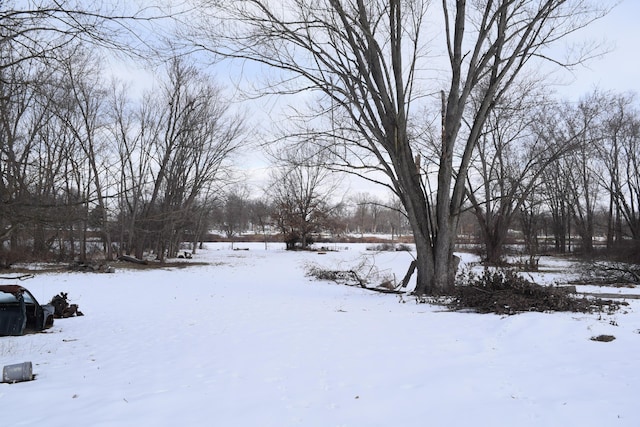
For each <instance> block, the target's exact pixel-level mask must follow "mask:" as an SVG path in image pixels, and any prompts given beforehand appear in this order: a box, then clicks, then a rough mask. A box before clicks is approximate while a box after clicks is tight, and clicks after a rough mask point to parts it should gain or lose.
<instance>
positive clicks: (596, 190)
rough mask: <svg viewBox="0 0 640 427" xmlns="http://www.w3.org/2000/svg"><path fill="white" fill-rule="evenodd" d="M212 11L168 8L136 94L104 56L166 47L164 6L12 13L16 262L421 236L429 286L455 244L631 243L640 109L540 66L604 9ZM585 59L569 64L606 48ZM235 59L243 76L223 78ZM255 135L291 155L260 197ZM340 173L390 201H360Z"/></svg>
mask: <svg viewBox="0 0 640 427" xmlns="http://www.w3.org/2000/svg"><path fill="white" fill-rule="evenodd" d="M206 3H207V2H204V3H202V4H199V6H200V8H196V9H194V10H196V11H198V13H197V14H196V15H194V16H191V15H186V14H184V13H185V12H179V13H178V12H176V13H175V14H174V15H172V16H171V18H173V20H172V21H170V22H172V24H171V26H165V27H163V28H164V29H165V30H167V29H170V30H171V31H166V35H167V37H166V38H170V39H171V40H170V41H171V43H168V44H167V43H166V40H165V44H164V45H163V46H165V47H166V46H167V45H170V46H171V48H170V49H166V48H165V49H164V51H165V52H170V54H169V55H167V56H166V57H163V58H162V61H161V62H162V65H161V66H158V65H157V64H156V65H155V66H154V67H153V69H154V72H153V75H154V80H155V82H154V84H153V85H152V87H151V89H147V90H139V91H134V90H132V88H131V87H130V86H128V85H127V84H125V83H123V82H120V81H118V80H117V79H115V78H107V75H108V73H107V72H106V71H105V70H106V69H107V68H108V64H109V62H110V61H112V60H113V57H112V55H111V53H112V52H113V51H112V50H111V51H110V50H108V49H113V48H118V49H120V48H121V49H122V50H123V51H125V52H127V53H129V54H131V55H133V56H130V57H129V58H132V57H135V58H141V57H142V56H144V55H143V54H142V52H143V51H142V49H141V48H140V46H143V47H145V48H149V49H152V46H150V45H149V43H148V42H147V41H143V40H142V39H141V38H140V34H139V30H140V28H141V27H140V26H141V25H142V26H143V27H144V28H146V29H152V28H155V27H154V26H155V25H156V24H157V23H158V22H164V23H165V24H166V22H167V21H166V19H168V18H169V15H170V14H168V13H165V14H163V13H161V11H160V9H157V8H156V9H145V10H143V11H142V12H135V11H134V12H129V13H124V12H122V11H120V10H119V9H117V8H115V7H113V8H111V9H108V10H107V9H104V8H100V7H98V6H99V5H91V6H92V7H91V8H90V7H88V6H83V4H82V3H74V2H62V3H59V2H56V3H53V2H52V3H48V2H44V1H43V2H27V5H28V6H31V7H27V8H21V7H20V6H23V5H22V4H20V3H18V2H0V10H1V11H0V29H2V31H3V33H2V39H1V40H0V51H1V53H2V55H1V56H0V58H1V59H0V120H1V123H0V197H1V204H0V237H1V240H2V242H1V243H2V246H1V248H0V253H1V254H2V263H3V264H4V265H7V264H10V263H11V262H14V261H17V260H24V259H33V258H36V259H57V260H70V259H83V260H84V259H87V258H93V257H98V258H107V259H112V258H113V257H115V256H116V255H120V254H131V255H135V256H136V257H143V256H144V255H145V254H148V253H153V254H154V255H155V256H156V257H157V258H158V259H159V260H164V259H165V258H166V257H173V256H176V255H177V254H178V251H179V250H180V246H181V244H183V243H189V244H190V247H191V249H192V250H195V249H196V247H197V243H198V242H199V241H202V240H203V239H205V238H206V236H207V235H210V234H211V233H217V234H219V235H220V236H222V237H224V238H227V239H230V240H235V239H237V238H238V236H239V235H241V234H246V233H253V234H255V235H257V236H259V238H262V239H265V241H266V240H270V239H273V238H276V237H273V236H280V238H282V239H283V240H285V241H287V244H288V247H289V248H296V247H299V246H302V247H306V246H308V245H309V244H310V243H311V242H312V241H314V240H317V239H319V238H321V239H335V238H337V237H339V236H340V237H344V236H347V235H350V236H352V237H353V236H354V235H355V236H360V237H363V236H365V234H369V233H384V234H386V235H390V236H391V239H396V238H397V236H400V235H402V236H411V237H412V239H413V241H414V242H415V243H416V249H417V258H418V260H417V261H418V275H419V279H418V281H419V283H421V285H420V286H421V288H420V289H421V291H424V292H434V291H435V290H437V289H440V290H443V289H446V288H447V287H448V286H449V285H450V283H451V282H450V279H451V277H450V272H451V271H452V268H450V267H451V265H450V262H451V259H452V258H451V256H452V251H453V249H454V248H455V245H457V244H460V243H466V242H469V241H472V242H474V243H477V244H479V245H480V246H481V247H482V248H483V249H482V251H483V253H484V255H485V258H486V261H488V262H491V263H500V262H502V260H503V255H504V254H505V250H506V249H507V248H508V244H509V243H513V242H514V241H515V240H514V239H516V240H517V241H518V242H519V243H521V244H522V249H521V250H522V251H524V252H526V253H527V254H528V255H530V256H531V257H533V258H535V256H537V255H538V254H539V253H540V252H541V251H543V250H554V251H557V252H567V251H574V252H575V251H581V252H583V253H584V254H586V255H592V254H593V253H594V252H596V251H598V250H600V248H607V249H609V250H611V251H625V250H626V248H628V247H629V246H637V245H638V241H639V240H640V212H639V208H638V206H640V178H639V176H638V166H639V164H638V163H639V161H640V160H638V159H640V145H639V137H640V135H639V132H640V113H639V110H638V101H637V98H636V97H635V95H634V94H633V93H614V92H605V91H601V90H594V91H592V92H591V93H588V94H584V95H583V97H582V98H580V99H577V100H576V99H566V98H563V97H561V96H558V95H557V94H554V93H553V92H552V91H551V90H549V88H548V85H547V84H546V83H545V82H546V81H545V80H544V77H543V76H540V75H539V74H537V73H536V72H535V71H534V69H533V67H531V64H533V65H539V64H540V63H541V62H540V61H542V59H541V58H545V59H548V58H549V56H548V55H547V53H548V49H549V48H550V43H551V41H554V40H557V39H560V38H562V37H564V36H565V35H566V34H568V33H572V32H573V31H574V30H577V29H579V28H581V27H583V26H586V25H587V24H589V23H590V22H591V21H593V20H594V19H597V18H599V17H601V16H604V15H605V14H606V13H607V9H606V8H602V7H597V5H596V4H593V3H588V2H580V1H572V2H554V1H523V2H512V1H506V0H505V1H500V2H473V3H469V4H467V3H465V2H455V3H453V2H444V3H443V7H440V6H439V7H438V8H436V7H434V6H432V5H429V4H427V3H426V2H421V1H409V2H396V1H392V2H373V3H371V4H364V3H362V2H358V1H355V2H340V1H333V0H326V1H322V2H319V3H318V4H316V3H313V2H305V1H300V2H295V4H293V3H292V4H291V8H289V9H287V11H286V13H285V12H284V9H283V10H282V11H280V10H272V8H271V7H270V5H269V4H268V3H267V2H261V1H246V2H232V3H229V4H226V5H222V6H221V5H217V4H215V5H214V4H206ZM312 3H313V4H312ZM314 5H316V6H317V7H316V6H314ZM320 6H322V7H320ZM150 10H151V12H150ZM116 12H117V13H116ZM185 16H189V17H190V20H188V21H189V22H188V25H187V23H186V21H187V20H185V19H184V17H185ZM435 16H438V17H441V18H442V19H443V22H444V23H445V25H444V27H443V33H442V35H443V37H444V45H443V46H444V47H445V48H446V49H445V50H446V52H447V54H446V55H444V62H441V63H439V64H440V65H442V64H444V65H442V66H440V65H439V67H440V72H439V74H438V75H437V76H435V75H430V74H429V73H427V72H425V71H423V70H426V69H428V68H429V64H431V62H430V61H432V59H433V58H432V57H431V56H429V55H427V54H426V51H427V50H428V46H430V45H429V43H432V42H433V40H430V39H428V38H425V37H424V34H423V32H424V28H425V27H424V22H425V20H427V19H430V18H433V17H435ZM568 16H570V17H571V18H570V19H569V18H567V17H568ZM220 18H225V20H223V21H220ZM229 23H234V25H233V26H232V27H227V26H226V25H227V24H229ZM301 23H302V24H304V25H300V24H301ZM550 23H556V24H558V25H556V26H554V25H551V24H550ZM214 24H216V25H214ZM218 24H219V25H218ZM118 28H119V30H118ZM218 30H220V31H218ZM156 34H157V33H156ZM196 41H197V43H196ZM134 46H135V47H134ZM105 48H106V49H107V50H102V49H105ZM188 50H191V51H193V50H198V51H199V54H198V55H191V54H189V52H188ZM466 51H468V52H469V53H468V54H464V52H466ZM156 52H159V51H156ZM203 52H204V53H203ZM579 53H580V55H577V56H576V57H575V58H573V61H574V62H573V63H581V61H582V60H584V59H585V58H586V57H588V56H589V53H594V51H593V50H588V51H585V50H583V51H579ZM203 58H204V59H206V60H203ZM147 59H148V57H147ZM222 60H224V61H236V62H233V63H234V64H238V63H241V64H244V66H246V71H244V70H243V73H241V74H242V75H240V76H236V77H237V78H235V77H234V78H233V79H231V80H226V79H224V80H223V79H220V78H214V77H213V75H212V71H211V70H213V71H216V70H218V69H220V68H221V67H223V64H225V62H222V63H220V62H218V61H222ZM238 61H240V62H238ZM211 62H213V63H214V66H213V67H211V66H210V65H211ZM543 62H544V61H543ZM248 64H253V65H248ZM255 64H258V65H259V66H258V68H252V67H253V66H254V65H255ZM558 64H559V63H558V62H557V61H556V65H558ZM559 65H563V66H569V65H570V64H569V63H568V62H567V63H560V64H559ZM265 70H266V71H265ZM244 73H246V74H244ZM248 78H249V79H251V85H250V86H251V88H252V89H254V90H253V91H251V90H248V89H247V88H246V86H242V84H241V81H243V79H248ZM221 82H224V84H221ZM233 84H237V86H233ZM230 89H232V90H230ZM231 93H233V95H234V96H233V97H232V96H230V94H231ZM274 94H276V95H279V96H281V98H283V99H294V102H293V103H292V108H290V109H288V110H286V109H285V108H283V111H288V113H286V114H285V117H286V119H285V120H284V124H283V122H278V123H277V127H278V129H277V132H274V131H272V129H270V128H269V126H262V127H260V128H259V129H258V126H256V124H255V122H256V120H253V117H251V116H250V115H247V114H242V113H240V112H239V111H240V110H241V109H240V108H239V107H238V103H237V101H238V100H239V99H241V98H242V99H245V100H246V99H247V96H249V95H251V96H270V95H274ZM290 97H293V98H290ZM262 113H263V111H260V112H259V114H256V116H257V117H259V118H260V120H262V119H263V118H264V116H263V115H262ZM443 117H444V120H443ZM274 122H275V120H274ZM442 125H444V126H442ZM268 132H272V133H271V135H273V134H276V133H277V135H278V136H277V137H269V133H268ZM271 139H273V140H277V144H276V145H275V146H274V145H271V144H269V142H270V140H271ZM259 145H260V146H269V147H270V150H269V151H270V152H271V153H272V154H273V153H277V155H275V156H272V157H271V158H270V160H271V164H270V166H271V173H270V175H269V176H268V177H265V178H264V180H263V182H262V183H261V184H260V185H259V186H257V187H256V186H253V187H252V186H250V185H249V184H248V181H245V180H244V177H243V176H242V175H241V174H239V173H238V171H239V170H240V169H241V168H242V162H243V161H245V159H251V157H252V155H253V152H255V151H256V147H258V146H259ZM274 147H275V148H274ZM239 160H240V161H239ZM247 161H249V160H247ZM345 173H346V174H347V175H346V176H354V175H355V176H358V177H359V178H361V179H364V180H365V181H368V182H370V183H373V184H376V185H378V188H382V189H383V190H384V192H380V191H374V190H371V192H370V193H369V192H362V191H358V192H351V191H348V190H347V188H348V181H347V180H345V179H344V176H345V175H344V174H345ZM533 258H532V260H533Z"/></svg>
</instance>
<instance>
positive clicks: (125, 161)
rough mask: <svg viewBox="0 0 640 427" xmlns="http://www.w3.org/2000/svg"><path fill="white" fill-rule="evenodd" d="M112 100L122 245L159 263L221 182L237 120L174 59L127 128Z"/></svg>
mask: <svg viewBox="0 0 640 427" xmlns="http://www.w3.org/2000/svg"><path fill="white" fill-rule="evenodd" d="M114 99H115V101H116V102H115V103H114V106H115V107H114V115H115V117H117V121H116V123H117V126H116V128H115V131H114V132H113V134H114V135H116V136H117V137H118V139H117V140H118V141H119V147H120V148H119V152H120V159H121V161H122V165H123V168H122V172H121V178H120V183H121V184H120V187H121V193H122V194H123V196H122V199H121V208H123V209H124V212H123V214H122V217H123V219H125V218H126V219H125V220H126V223H127V224H128V225H127V226H126V227H125V228H124V229H123V230H126V233H127V234H128V235H129V238H128V239H129V242H130V243H129V244H128V248H129V250H132V249H135V254H136V256H138V257H141V256H142V255H143V253H144V252H145V251H146V250H149V249H151V250H155V252H156V254H157V256H158V258H159V259H161V260H164V257H165V256H166V255H167V254H169V255H170V256H173V255H174V254H175V253H177V250H178V248H179V244H180V242H181V240H182V238H183V236H184V231H185V230H186V229H187V228H193V224H194V219H195V217H196V216H198V217H199V218H202V217H201V215H202V212H201V211H200V208H201V207H202V206H204V205H208V202H209V200H210V197H211V194H212V193H213V191H214V189H215V188H216V186H217V185H219V186H220V187H221V185H220V184H221V183H226V182H227V180H228V178H229V176H228V174H229V168H230V166H231V161H232V158H233V156H234V154H235V153H236V152H237V151H238V150H239V149H240V148H241V147H242V145H243V143H244V133H243V132H244V128H243V118H242V116H241V115H239V114H234V113H233V111H232V110H231V108H230V105H229V103H228V102H227V101H226V100H225V99H224V97H223V96H222V93H221V89H220V88H218V87H217V86H216V85H215V84H214V83H213V82H212V80H211V79H210V77H209V76H207V75H205V74H204V73H202V72H201V71H199V70H198V69H197V68H195V67H194V66H193V65H189V64H187V63H186V62H185V61H184V60H182V59H174V60H173V61H171V62H170V64H169V67H168V77H167V81H166V83H165V85H164V87H163V88H162V90H161V91H160V96H151V95H148V96H147V97H146V98H145V102H144V103H143V104H142V105H141V106H140V108H139V110H138V112H137V113H136V114H135V115H134V118H136V121H135V122H134V123H129V122H128V121H127V120H128V118H127V116H126V111H127V107H126V104H123V103H122V102H117V100H118V99H119V98H118V97H117V96H116V97H115V98H114ZM194 209H196V211H194ZM196 223H201V222H200V221H196ZM123 234H124V232H123Z"/></svg>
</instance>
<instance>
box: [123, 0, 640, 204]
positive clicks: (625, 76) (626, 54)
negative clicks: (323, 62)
mask: <svg viewBox="0 0 640 427" xmlns="http://www.w3.org/2000/svg"><path fill="white" fill-rule="evenodd" d="M593 1H594V2H597V1H599V0H593ZM615 1H616V0H603V2H607V3H609V4H610V3H612V2H615ZM639 19H640V0H622V1H620V3H619V4H618V5H617V6H616V7H615V8H614V9H613V11H612V12H611V13H610V14H608V15H607V16H605V17H604V18H602V19H600V20H599V21H596V22H594V23H592V24H591V25H590V26H589V27H587V28H585V29H584V30H582V31H581V32H579V33H578V34H576V37H577V38H578V39H582V38H590V39H593V40H596V41H601V40H602V41H606V43H607V45H608V46H609V47H610V48H611V51H610V52H609V53H607V54H606V55H604V56H602V57H600V58H595V59H592V60H591V61H589V63H587V64H585V65H582V66H579V67H578V68H576V69H575V70H574V72H573V74H570V73H568V72H562V73H559V75H557V76H556V77H557V78H559V79H561V80H562V81H563V82H566V84H565V85H562V86H557V87H556V90H557V91H558V93H559V94H560V95H561V96H562V97H564V98H566V99H568V100H577V99H578V98H580V97H581V96H584V95H586V94H587V93H589V92H591V91H593V90H594V89H595V88H598V89H600V90H603V91H609V90H610V91H615V92H627V91H630V92H636V93H638V94H640V55H639V53H638V50H639V47H640V24H638V20H639ZM116 68H119V69H118V70H114V72H115V73H116V74H118V75H127V76H128V77H129V78H130V79H131V81H132V82H131V83H132V89H133V91H134V92H137V90H136V89H139V88H143V87H144V88H149V86H150V76H149V74H148V73H147V72H145V71H140V70H136V69H135V66H132V67H126V69H123V66H122V65H121V64H120V65H116ZM231 68H233V67H231ZM214 72H215V70H214ZM236 72H237V70H236ZM216 74H217V77H218V80H219V82H220V83H221V84H223V85H224V84H225V81H224V80H225V70H221V69H218V70H217V72H216ZM230 78H231V77H230ZM272 101H273V100H272ZM261 104H262V107H263V108H265V107H267V105H269V102H267V100H262V101H259V102H258V106H260V105H261ZM255 108H256V106H255V105H254V106H251V107H249V109H250V110H251V109H255ZM258 108H259V107H258ZM253 113H254V114H255V113H258V112H257V111H254V112H253ZM258 115H261V114H260V113H258ZM250 157H252V158H253V160H249V159H246V160H247V161H246V163H247V164H245V167H246V168H247V169H248V171H247V172H248V174H250V175H252V179H251V181H252V186H257V185H261V184H262V185H264V184H265V180H266V176H267V170H268V167H266V166H265V164H264V161H263V160H260V159H259V157H253V156H250ZM372 190H373V191H372ZM375 190H378V191H379V190H380V189H379V188H376V189H372V188H371V185H370V184H366V183H362V185H360V184H359V183H358V182H357V181H355V182H352V183H351V188H350V191H351V192H360V191H369V192H375V193H378V194H380V193H379V192H378V191H375ZM382 191H383V192H384V191H385V190H382ZM258 192H259V191H258Z"/></svg>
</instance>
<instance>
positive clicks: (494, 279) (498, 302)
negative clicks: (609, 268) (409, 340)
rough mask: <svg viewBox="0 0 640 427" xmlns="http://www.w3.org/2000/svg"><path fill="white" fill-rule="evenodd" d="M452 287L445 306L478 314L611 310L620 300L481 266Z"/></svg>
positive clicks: (616, 306)
mask: <svg viewBox="0 0 640 427" xmlns="http://www.w3.org/2000/svg"><path fill="white" fill-rule="evenodd" d="M461 282H462V283H460V284H459V285H458V286H456V292H455V294H454V296H453V299H452V300H450V302H449V304H448V305H449V307H450V308H451V309H453V310H462V309H470V310H473V311H476V312H478V313H496V314H501V315H503V314H516V313H521V312H526V311H538V312H548V311H569V312H578V313H592V312H602V311H606V312H615V311H617V310H618V309H619V308H620V305H621V304H626V303H624V302H616V301H611V300H601V299H588V298H584V297H581V298H580V297H577V296H575V295H571V294H569V293H568V292H566V291H565V290H563V289H562V288H560V287H557V286H541V285H538V284H535V283H533V282H531V281H529V280H527V279H525V278H524V277H522V276H520V275H518V274H517V273H515V272H514V271H512V270H489V269H485V270H484V272H483V274H482V275H480V276H477V275H474V274H472V273H468V274H466V275H465V276H464V277H463V279H462V280H461Z"/></svg>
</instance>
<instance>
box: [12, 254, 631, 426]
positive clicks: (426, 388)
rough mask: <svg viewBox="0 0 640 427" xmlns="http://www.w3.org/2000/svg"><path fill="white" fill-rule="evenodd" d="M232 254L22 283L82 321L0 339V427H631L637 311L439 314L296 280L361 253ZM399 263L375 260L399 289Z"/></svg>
mask: <svg viewBox="0 0 640 427" xmlns="http://www.w3.org/2000/svg"><path fill="white" fill-rule="evenodd" d="M236 247H246V248H250V250H248V251H232V250H230V246H229V245H228V244H211V245H209V246H208V247H207V249H206V250H203V251H199V252H198V253H197V254H196V256H195V257H194V259H193V261H207V262H209V263H210V264H209V265H207V266H192V267H187V268H177V269H160V270H155V271H135V270H126V269H119V270H118V271H116V273H114V274H87V273H84V274H83V273H60V274H38V275H37V276H36V277H35V278H34V279H31V280H28V281H25V282H22V284H23V285H25V286H26V287H28V288H29V289H30V290H31V291H32V292H33V293H34V294H35V295H36V297H37V298H39V300H40V302H41V303H44V302H48V301H49V300H50V298H51V297H53V296H54V295H55V294H57V293H59V292H61V291H64V292H68V294H69V298H70V299H71V300H72V301H71V302H73V303H77V304H79V305H80V309H81V310H82V311H83V312H84V313H85V316H84V317H78V318H70V319H60V320H56V322H55V325H54V327H53V328H52V329H50V330H48V331H47V333H42V334H33V335H27V336H22V337H0V367H1V366H4V365H9V364H14V363H20V362H24V361H31V362H32V363H33V367H34V368H33V369H34V373H35V374H36V375H37V377H36V379H35V380H34V381H30V382H23V383H17V384H0V411H1V414H0V425H1V426H7V427H9V426H11V427H17V426H43V425H46V426H53V427H56V426H67V425H80V426H92V427H96V426H184V427H186V426H260V427H265V426H274V427H276V426H278V427H280V426H322V427H326V426H399V427H401V426H421V427H422V426H489V425H491V426H638V425H640V411H638V409H637V404H638V396H640V369H639V368H640V315H639V314H638V312H639V311H640V310H639V306H638V304H640V303H639V302H638V300H631V301H630V306H629V307H627V308H625V309H624V312H621V313H617V314H615V315H612V316H607V315H602V316H601V315H598V314H594V315H584V314H570V313H553V314H543V313H525V314H520V315H516V316H509V317H500V316H496V315H481V314H474V313H451V312H447V311H445V310H443V309H442V308H441V307H438V306H430V305H426V304H416V303H415V301H414V300H413V299H411V298H410V297H404V301H405V302H404V303H403V302H402V301H401V300H400V298H399V297H398V296H397V295H390V294H379V293H374V292H371V291H366V290H363V289H359V288H355V287H347V286H340V285H337V284H334V283H328V282H321V281H316V280H312V279H310V278H308V277H306V276H305V266H306V265H309V264H310V263H316V264H319V265H323V266H328V267H331V268H335V267H336V266H337V268H345V269H346V267H349V266H353V265H356V264H358V263H359V262H360V260H361V255H362V253H364V247H365V246H364V245H349V246H348V249H346V248H345V247H342V246H341V247H340V248H341V249H342V250H340V251H337V252H329V253H327V254H324V255H319V254H317V253H290V252H286V251H284V250H283V247H282V246H281V245H277V244H271V245H270V246H269V249H268V250H265V248H264V245H260V244H236ZM368 255H369V256H372V255H371V253H368ZM410 256H411V255H410V254H409V253H406V252H392V253H381V254H376V255H375V262H376V265H377V267H378V268H379V269H381V270H382V272H383V273H388V274H395V275H396V277H398V278H401V277H402V276H403V275H404V273H405V270H406V268H407V266H408V263H409V261H410ZM185 262H187V261H185ZM600 334H610V335H614V336H615V337H616V339H615V340H614V341H612V342H608V343H604V342H596V341H592V340H590V338H591V337H593V336H596V335H600Z"/></svg>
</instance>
